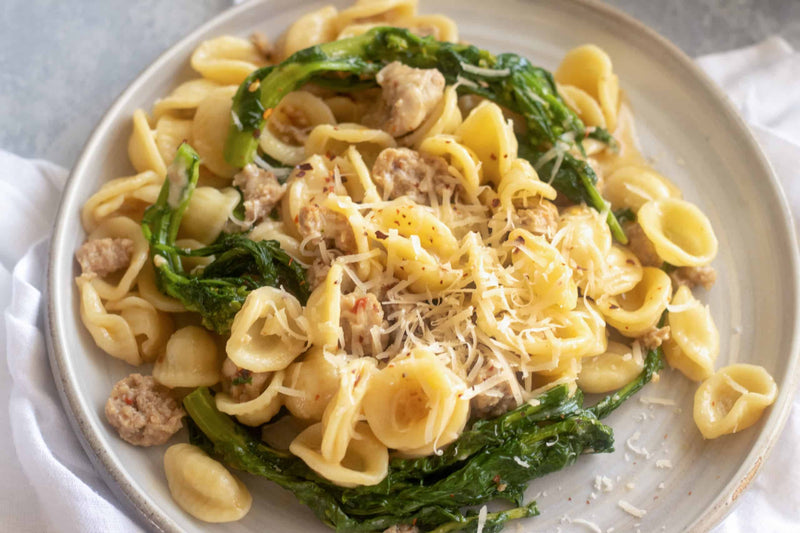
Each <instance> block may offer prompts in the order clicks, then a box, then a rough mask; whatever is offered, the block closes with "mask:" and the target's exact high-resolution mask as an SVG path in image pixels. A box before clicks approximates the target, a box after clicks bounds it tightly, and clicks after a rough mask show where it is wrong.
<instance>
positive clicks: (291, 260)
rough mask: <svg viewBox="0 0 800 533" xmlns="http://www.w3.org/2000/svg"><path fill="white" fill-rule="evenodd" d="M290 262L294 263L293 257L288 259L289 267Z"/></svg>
mask: <svg viewBox="0 0 800 533" xmlns="http://www.w3.org/2000/svg"><path fill="white" fill-rule="evenodd" d="M292 262H294V257H290V258H289V266H292Z"/></svg>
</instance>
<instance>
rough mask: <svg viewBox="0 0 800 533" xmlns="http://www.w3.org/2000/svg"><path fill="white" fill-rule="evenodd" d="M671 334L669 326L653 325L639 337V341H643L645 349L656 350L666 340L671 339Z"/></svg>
mask: <svg viewBox="0 0 800 533" xmlns="http://www.w3.org/2000/svg"><path fill="white" fill-rule="evenodd" d="M669 336H670V328H669V326H664V327H663V328H659V327H656V326H653V327H652V328H650V329H649V330H647V331H646V332H645V334H644V335H642V336H641V337H639V341H640V342H641V343H642V346H644V347H645V349H647V350H655V349H656V348H658V347H659V346H661V344H663V342H664V341H665V340H667V339H669Z"/></svg>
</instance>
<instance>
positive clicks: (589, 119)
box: [558, 84, 616, 128]
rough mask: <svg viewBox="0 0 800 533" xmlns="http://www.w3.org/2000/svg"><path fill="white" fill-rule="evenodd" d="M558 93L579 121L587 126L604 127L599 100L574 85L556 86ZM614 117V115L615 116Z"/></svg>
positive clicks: (604, 119) (604, 118) (604, 121)
mask: <svg viewBox="0 0 800 533" xmlns="http://www.w3.org/2000/svg"><path fill="white" fill-rule="evenodd" d="M558 94H560V95H561V97H562V98H563V99H564V102H565V103H566V104H567V105H568V106H569V108H570V109H572V110H573V111H574V112H575V113H576V114H577V115H578V117H580V119H581V121H582V122H583V123H584V124H586V125H587V126H596V127H600V128H605V127H606V117H605V115H604V114H603V110H602V109H601V108H600V102H598V101H597V100H595V99H594V97H593V96H592V95H591V94H589V93H587V92H586V91H584V90H583V89H581V88H579V87H575V86H574V85H560V84H559V86H558ZM615 118H616V117H615Z"/></svg>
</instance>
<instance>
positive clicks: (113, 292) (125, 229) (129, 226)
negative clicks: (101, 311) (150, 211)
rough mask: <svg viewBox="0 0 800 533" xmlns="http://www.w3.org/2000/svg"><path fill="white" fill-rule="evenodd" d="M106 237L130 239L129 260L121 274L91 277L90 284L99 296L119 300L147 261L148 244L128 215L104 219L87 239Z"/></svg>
mask: <svg viewBox="0 0 800 533" xmlns="http://www.w3.org/2000/svg"><path fill="white" fill-rule="evenodd" d="M106 238H115V239H130V241H131V242H132V243H133V247H132V250H131V254H130V261H129V262H128V266H127V268H126V269H125V270H124V271H123V272H122V274H121V275H119V274H117V273H112V274H110V275H109V277H108V278H107V279H104V278H100V277H96V278H94V279H92V286H93V287H94V289H95V290H96V291H97V294H98V295H100V297H101V298H104V299H106V300H119V299H121V298H123V297H124V296H125V295H126V294H127V293H128V292H130V290H131V287H132V286H133V284H134V282H135V281H136V277H137V276H138V275H139V272H140V271H141V270H142V268H143V267H144V264H145V262H146V261H147V251H148V244H147V241H146V240H145V239H144V236H143V235H142V229H141V228H140V227H139V224H137V223H136V222H134V221H133V220H131V219H130V218H128V217H113V218H108V219H106V220H104V221H103V222H101V223H100V225H99V226H98V227H97V229H95V230H94V231H92V232H91V233H90V234H89V236H88V237H87V241H93V240H98V239H106ZM112 276H113V278H112Z"/></svg>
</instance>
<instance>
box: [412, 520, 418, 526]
mask: <svg viewBox="0 0 800 533" xmlns="http://www.w3.org/2000/svg"><path fill="white" fill-rule="evenodd" d="M411 525H412V526H416V525H417V519H416V518H415V519H414V520H412V521H411Z"/></svg>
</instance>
